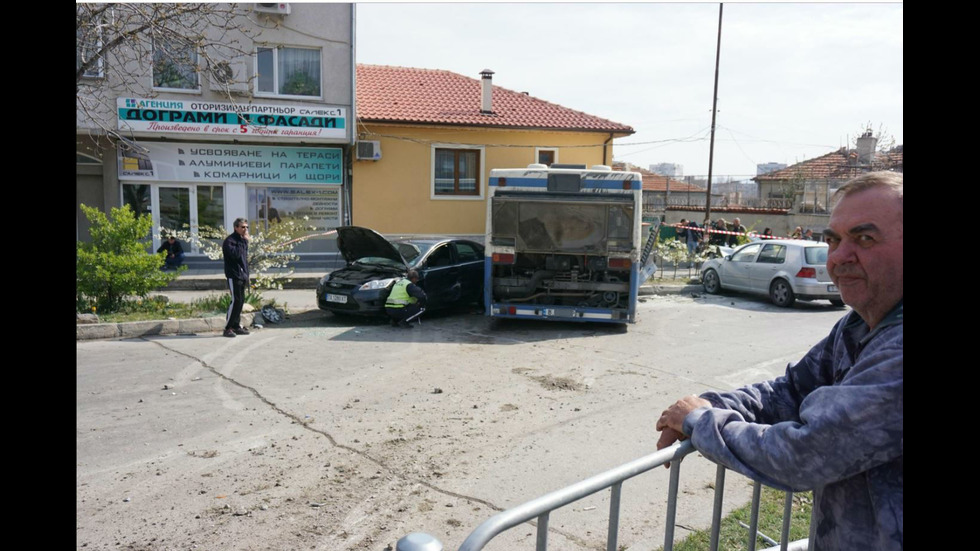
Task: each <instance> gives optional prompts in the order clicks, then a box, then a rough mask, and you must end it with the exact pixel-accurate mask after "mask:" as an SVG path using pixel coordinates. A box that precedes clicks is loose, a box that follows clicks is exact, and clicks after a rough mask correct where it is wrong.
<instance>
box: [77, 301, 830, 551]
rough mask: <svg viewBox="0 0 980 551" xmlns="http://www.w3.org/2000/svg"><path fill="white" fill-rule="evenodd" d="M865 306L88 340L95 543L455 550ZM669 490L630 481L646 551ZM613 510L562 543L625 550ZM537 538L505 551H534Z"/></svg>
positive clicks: (684, 515) (579, 516)
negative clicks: (490, 522)
mask: <svg viewBox="0 0 980 551" xmlns="http://www.w3.org/2000/svg"><path fill="white" fill-rule="evenodd" d="M306 292H307V293H309V294H310V296H311V297H312V294H313V293H312V291H306ZM843 313H844V310H843V309H837V308H833V307H831V306H829V304H827V303H826V302H815V303H810V304H808V303H799V304H798V305H797V306H795V307H794V308H790V309H780V308H776V307H774V306H772V305H771V304H769V303H768V302H767V301H765V300H764V299H754V298H747V297H737V296H708V297H702V298H697V299H692V298H690V297H683V296H668V297H649V298H646V299H644V301H643V302H642V303H641V305H640V311H639V316H638V318H639V321H638V322H637V323H636V324H634V325H631V326H629V327H628V328H622V327H618V326H606V325H592V324H586V325H582V324H573V323H543V322H526V321H508V322H503V323H501V322H496V323H491V322H490V321H489V320H488V319H487V318H485V317H483V316H480V315H476V314H472V313H469V312H466V311H462V312H457V313H452V314H444V315H440V316H427V317H426V318H425V320H424V321H423V324H422V326H421V327H418V328H415V329H412V330H405V329H397V328H391V327H389V326H388V325H387V324H384V323H370V322H364V321H363V320H359V319H357V318H351V319H347V318H338V317H334V316H332V315H330V314H326V313H323V312H319V311H309V312H305V313H299V314H296V315H294V316H293V317H292V319H291V320H290V322H289V323H288V324H286V325H283V326H267V327H266V328H264V329H262V330H258V331H255V332H253V334H252V335H249V336H246V337H241V338H236V339H225V338H222V337H220V336H219V335H216V334H208V335H200V336H193V335H191V336H170V337H162V336H161V337H146V338H141V339H131V340H115V341H88V342H79V343H77V345H76V351H77V363H76V375H77V379H76V389H77V399H76V413H77V417H76V434H77V440H76V481H77V485H76V547H78V548H82V547H84V548H86V549H108V548H113V549H119V548H122V549H128V548H135V549H192V548H199V549H217V548H224V549H300V548H304V549H326V550H354V549H358V550H361V549H369V550H377V551H382V550H384V549H386V546H389V545H390V546H392V547H393V546H394V544H395V542H396V541H397V539H398V538H399V537H401V536H403V535H405V534H407V533H409V532H414V531H424V532H428V533H430V534H432V535H434V536H436V537H438V538H439V539H440V540H441V541H442V542H443V543H444V544H445V545H446V549H455V548H456V547H457V546H458V545H459V544H460V543H461V542H462V541H463V539H464V538H465V537H466V535H468V534H469V532H470V531H471V530H472V529H473V528H475V527H476V526H477V525H478V524H479V523H480V522H482V521H483V520H485V519H487V518H489V517H490V516H491V515H492V514H494V513H495V512H496V511H497V510H500V509H504V508H508V507H512V506H515V505H518V504H520V503H522V502H524V501H527V500H529V499H531V498H534V497H536V496H538V495H541V494H543V493H546V492H549V491H551V490H554V489H557V488H560V487H563V486H566V485H568V484H572V483H574V482H576V481H578V480H581V479H583V478H586V477H588V476H591V475H593V474H596V473H598V472H600V471H603V470H606V469H609V468H611V467H614V466H616V465H619V464H622V463H625V462H627V461H630V460H632V459H635V458H637V457H640V456H643V455H646V454H648V453H650V452H652V451H654V450H655V443H656V439H657V434H656V432H655V431H654V430H653V425H654V422H655V420H656V417H657V416H658V415H659V412H660V411H661V410H662V409H663V408H664V407H666V406H667V405H668V404H670V403H671V402H672V401H673V400H674V399H676V398H678V397H680V396H682V395H685V394H692V393H698V392H702V391H704V390H705V389H709V388H710V389H730V388H734V387H736V386H739V385H741V384H745V383H748V382H754V381H758V380H762V379H765V378H770V377H773V376H776V375H779V374H781V373H782V372H783V370H784V369H785V365H786V363H787V362H790V361H795V360H796V359H798V358H799V357H800V356H802V354H803V353H804V352H805V351H806V350H807V349H808V348H809V347H810V346H811V345H812V344H814V343H816V342H817V341H818V340H819V339H820V338H821V337H823V336H824V335H825V334H826V333H827V331H829V329H830V328H831V326H832V325H833V323H834V322H835V321H836V320H837V319H838V318H839V317H840V316H842V315H843ZM714 471H715V469H714V466H713V465H712V464H710V463H709V462H707V461H705V460H704V459H703V458H699V457H696V456H692V457H691V458H689V459H687V460H685V461H684V463H683V476H682V483H681V492H682V494H681V500H680V503H679V506H678V519H677V522H678V525H679V528H678V529H677V531H676V535H677V537H679V538H680V537H683V536H684V535H685V534H686V533H687V529H691V528H700V527H705V526H707V525H708V524H709V523H710V511H711V499H712V495H713V494H712V491H711V490H710V488H709V485H710V483H711V482H712V481H713V480H714ZM667 482H668V477H667V471H665V470H661V469H658V470H657V471H656V472H651V473H648V474H646V475H642V476H640V477H637V478H636V479H633V480H631V481H629V482H627V483H626V484H625V485H624V488H623V497H622V503H623V509H622V511H623V512H622V515H621V522H622V523H621V526H620V542H621V543H622V544H623V545H624V546H625V547H624V549H631V550H647V549H652V548H655V547H657V546H659V545H661V544H662V543H663V541H662V540H663V534H664V526H663V517H664V511H665V496H666V493H667ZM726 489H727V492H726V501H725V508H726V509H731V508H734V507H737V506H740V505H742V504H744V503H745V502H747V501H748V499H749V496H750V491H751V489H750V486H749V484H748V481H747V480H746V479H744V478H741V477H738V476H736V475H733V474H731V473H730V474H729V477H728V482H727V484H726ZM607 515H608V493H607V492H601V493H600V494H596V495H593V496H590V497H587V498H585V499H583V500H582V501H580V502H577V503H576V504H574V505H573V506H572V507H571V508H569V509H565V510H562V511H560V512H556V513H554V514H552V517H551V522H550V524H549V529H550V531H551V538H550V545H551V547H550V548H552V549H558V550H562V549H597V548H604V547H603V545H604V538H605V530H606V529H605V526H606V520H607ZM534 530H535V529H534V528H533V527H532V526H529V525H522V526H520V527H517V528H515V529H513V530H511V531H510V532H508V533H506V534H504V535H502V536H500V537H499V538H498V539H497V540H495V541H494V543H492V544H491V545H490V546H489V547H488V549H514V548H521V549H533V547H534ZM518 544H519V546H518Z"/></svg>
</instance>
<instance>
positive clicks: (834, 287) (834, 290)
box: [827, 285, 837, 293]
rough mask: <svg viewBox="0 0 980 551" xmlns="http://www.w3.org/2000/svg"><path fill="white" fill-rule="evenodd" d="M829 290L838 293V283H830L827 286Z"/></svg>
mask: <svg viewBox="0 0 980 551" xmlns="http://www.w3.org/2000/svg"><path fill="white" fill-rule="evenodd" d="M827 292H828V293H836V292H837V286H836V285H828V286H827Z"/></svg>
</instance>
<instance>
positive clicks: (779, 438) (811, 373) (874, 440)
mask: <svg viewBox="0 0 980 551" xmlns="http://www.w3.org/2000/svg"><path fill="white" fill-rule="evenodd" d="M902 377H903V320H902V301H899V303H898V305H896V306H895V308H894V309H893V310H892V311H891V312H890V313H889V314H888V315H887V316H886V317H885V319H884V320H882V322H881V323H880V324H879V325H878V327H876V328H875V330H874V331H871V332H869V330H868V326H867V324H865V323H864V321H863V320H862V319H861V318H860V317H859V316H858V315H857V313H856V312H853V311H852V312H850V313H848V314H847V315H846V316H844V317H843V318H841V320H840V321H838V322H837V324H836V325H835V326H834V329H833V330H832V331H831V332H830V335H828V336H827V337H826V338H824V339H823V340H822V341H820V343H818V344H817V345H816V346H814V347H813V348H812V349H811V350H810V351H809V352H808V353H807V355H806V356H804V357H803V359H802V360H800V361H799V362H797V363H796V364H794V365H790V366H789V367H788V368H787V369H786V374H785V375H784V376H782V377H779V378H777V379H775V380H772V381H767V382H764V383H758V384H755V385H751V386H747V387H744V388H741V389H739V390H736V391H734V392H724V393H717V392H708V393H705V394H702V395H701V397H702V398H704V399H706V400H708V401H709V402H711V403H712V404H713V405H714V406H715V407H714V408H700V409H697V410H695V411H692V412H691V413H690V414H688V416H687V417H686V418H685V419H684V432H685V433H686V434H688V435H690V436H691V443H692V444H694V447H695V448H696V449H697V450H698V451H699V452H701V453H702V454H703V455H704V456H705V457H708V458H709V459H711V460H713V461H716V462H718V463H721V464H723V465H725V466H726V467H728V468H730V469H733V470H735V471H737V472H740V473H742V474H744V475H746V476H748V477H750V478H752V479H755V480H759V481H761V482H763V483H765V484H768V485H771V486H774V487H777V488H780V489H784V490H794V491H796V490H811V489H812V490H813V491H814V507H815V517H814V521H815V522H816V531H815V534H816V535H815V538H814V541H813V542H811V544H812V546H811V549H816V550H820V551H825V550H834V549H845V550H846V549H855V550H872V549H873V550H893V549H902V548H903V545H904V542H903V524H902V515H903V497H902V492H903V430H902V427H903V413H902V412H903V397H904V394H903V383H902Z"/></svg>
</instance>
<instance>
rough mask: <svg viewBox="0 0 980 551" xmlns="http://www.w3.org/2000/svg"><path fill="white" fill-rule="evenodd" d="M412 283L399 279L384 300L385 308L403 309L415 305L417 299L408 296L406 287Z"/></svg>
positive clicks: (405, 279)
mask: <svg viewBox="0 0 980 551" xmlns="http://www.w3.org/2000/svg"><path fill="white" fill-rule="evenodd" d="M411 283H412V282H411V281H410V280H409V279H407V278H402V279H399V280H398V281H396V282H395V284H394V285H393V286H392V287H391V294H389V295H388V299H387V300H385V308H404V307H406V306H408V305H409V304H415V303H416V302H418V299H417V298H415V297H413V296H412V295H410V294H408V286H409V284H411Z"/></svg>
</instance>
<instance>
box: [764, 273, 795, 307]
mask: <svg viewBox="0 0 980 551" xmlns="http://www.w3.org/2000/svg"><path fill="white" fill-rule="evenodd" d="M769 300H771V301H772V303H773V304H775V305H776V306H780V307H782V308H788V307H790V306H792V305H793V303H794V302H796V293H794V292H793V288H792V287H790V286H789V282H788V281H786V280H785V279H777V280H776V281H773V282H772V284H771V285H769Z"/></svg>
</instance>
